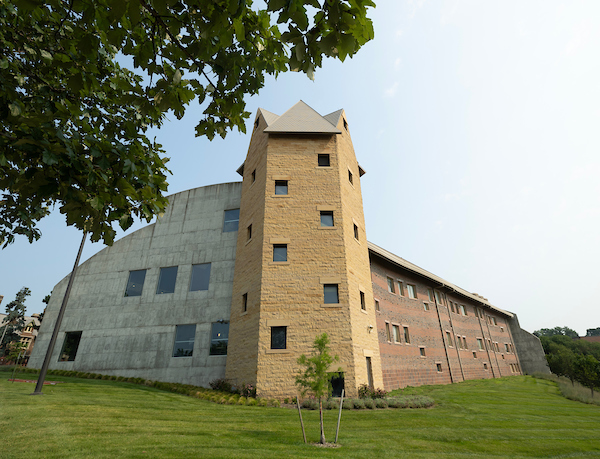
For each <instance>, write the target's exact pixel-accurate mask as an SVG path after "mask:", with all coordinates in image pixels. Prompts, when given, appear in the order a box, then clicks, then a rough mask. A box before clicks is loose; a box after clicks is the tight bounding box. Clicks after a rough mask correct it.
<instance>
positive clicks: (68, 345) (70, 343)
mask: <svg viewBox="0 0 600 459" xmlns="http://www.w3.org/2000/svg"><path fill="white" fill-rule="evenodd" d="M81 333H82V332H80V331H75V332H66V333H65V340H64V341H63V346H62V349H61V351H60V355H59V357H58V360H59V362H72V361H73V360H75V356H76V355H77V349H79V342H80V341H81Z"/></svg>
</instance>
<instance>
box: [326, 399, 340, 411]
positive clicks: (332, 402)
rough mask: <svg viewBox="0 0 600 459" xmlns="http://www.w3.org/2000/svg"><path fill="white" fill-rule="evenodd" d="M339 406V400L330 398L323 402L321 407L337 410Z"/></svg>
mask: <svg viewBox="0 0 600 459" xmlns="http://www.w3.org/2000/svg"><path fill="white" fill-rule="evenodd" d="M339 407H340V401H339V400H337V399H335V398H330V399H329V400H325V401H324V402H323V408H325V409H326V410H337V409H339Z"/></svg>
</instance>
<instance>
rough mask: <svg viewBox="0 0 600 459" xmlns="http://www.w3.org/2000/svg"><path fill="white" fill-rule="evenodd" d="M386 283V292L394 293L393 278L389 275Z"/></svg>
mask: <svg viewBox="0 0 600 459" xmlns="http://www.w3.org/2000/svg"><path fill="white" fill-rule="evenodd" d="M387 284H388V292H390V293H396V287H395V286H394V279H392V278H391V277H388V278H387Z"/></svg>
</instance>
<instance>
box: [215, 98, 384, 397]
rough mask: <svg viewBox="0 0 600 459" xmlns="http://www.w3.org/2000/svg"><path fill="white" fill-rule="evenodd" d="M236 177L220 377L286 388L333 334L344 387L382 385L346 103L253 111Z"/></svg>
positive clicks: (285, 392)
mask: <svg viewBox="0 0 600 459" xmlns="http://www.w3.org/2000/svg"><path fill="white" fill-rule="evenodd" d="M238 172H239V173H240V174H241V175H242V176H243V183H242V197H241V205H240V220H239V231H238V240H237V251H236V259H235V276H234V282H233V297H232V304H231V317H230V329H229V345H228V352H227V353H228V356H227V367H226V377H227V378H228V379H230V380H232V381H234V382H236V383H238V384H240V383H242V382H246V383H252V384H256V388H257V394H258V395H259V396H260V395H263V396H264V395H269V396H271V397H287V396H293V395H295V394H296V393H297V388H296V386H295V384H294V381H295V376H296V374H297V373H298V371H299V369H300V367H299V365H298V364H297V363H296V360H297V358H298V357H299V356H300V355H301V354H307V355H309V354H311V352H312V347H311V346H312V344H313V342H314V339H315V337H316V336H317V335H319V334H322V333H323V332H326V333H327V334H328V335H329V338H330V341H331V344H330V348H331V350H332V354H334V355H338V356H339V359H340V360H339V362H338V363H336V364H334V365H333V367H332V368H331V369H332V371H334V370H337V369H338V368H341V369H342V370H343V373H344V386H345V390H346V393H347V394H348V396H356V394H357V388H358V386H360V385H361V384H369V385H371V386H374V387H383V382H382V376H381V362H380V357H379V343H378V339H377V329H376V320H375V311H374V301H373V293H372V283H371V272H370V267H369V253H368V248H367V239H366V235H365V223H364V214H363V206H362V195H361V188H360V177H361V176H362V175H363V174H364V171H363V170H362V169H361V167H360V166H359V165H358V163H357V160H356V157H355V154H354V148H353V146H352V141H351V138H350V133H349V130H348V123H347V121H346V116H345V113H344V111H343V110H339V111H337V112H334V113H331V114H329V115H327V116H321V115H319V114H318V113H317V112H315V111H314V110H313V109H312V108H310V107H309V106H308V105H306V104H305V103H304V102H302V101H301V102H298V103H297V104H296V105H294V106H293V107H292V108H291V109H290V110H288V111H287V112H286V113H284V114H283V115H281V116H277V115H275V114H273V113H270V112H267V111H265V110H262V109H259V111H258V113H257V115H256V121H255V123H254V131H253V133H252V139H251V141H250V147H249V149H248V155H247V157H246V161H245V162H244V164H243V165H242V166H241V167H240V169H239V170H238Z"/></svg>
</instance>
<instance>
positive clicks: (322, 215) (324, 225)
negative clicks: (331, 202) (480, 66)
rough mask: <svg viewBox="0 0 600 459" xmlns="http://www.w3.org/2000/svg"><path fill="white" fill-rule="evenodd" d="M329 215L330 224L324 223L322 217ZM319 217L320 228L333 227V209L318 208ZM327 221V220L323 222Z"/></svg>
mask: <svg viewBox="0 0 600 459" xmlns="http://www.w3.org/2000/svg"><path fill="white" fill-rule="evenodd" d="M329 216H331V225H327V224H324V221H323V217H329ZM319 218H320V222H321V228H334V227H335V219H334V216H333V210H320V211H319ZM325 223H327V222H325Z"/></svg>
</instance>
